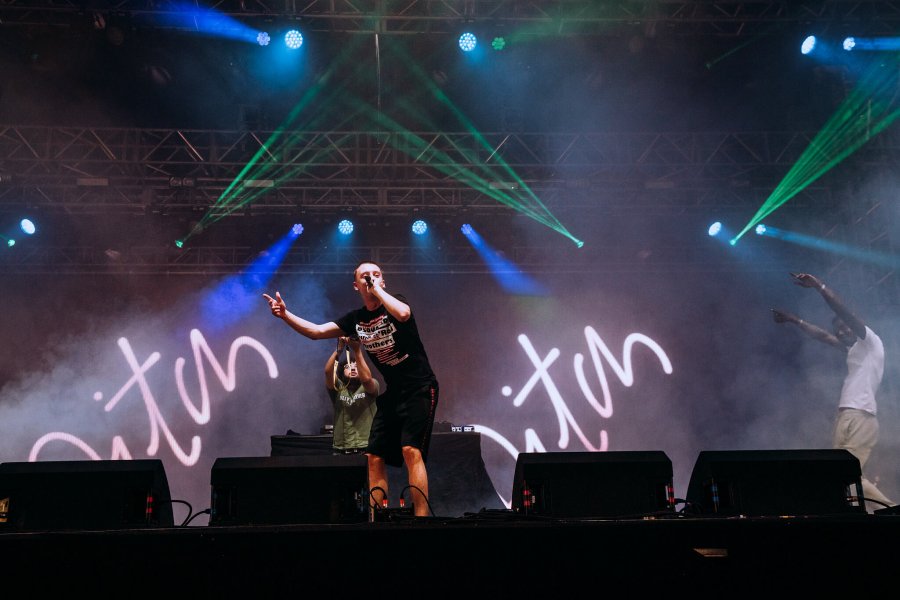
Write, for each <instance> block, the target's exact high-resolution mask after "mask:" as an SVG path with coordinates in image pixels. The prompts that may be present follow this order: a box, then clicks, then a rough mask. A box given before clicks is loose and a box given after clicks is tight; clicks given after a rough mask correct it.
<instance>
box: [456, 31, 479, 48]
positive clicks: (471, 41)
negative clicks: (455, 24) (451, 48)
mask: <svg viewBox="0 0 900 600" xmlns="http://www.w3.org/2000/svg"><path fill="white" fill-rule="evenodd" d="M477 45H478V38H476V37H475V34H474V33H471V32H468V31H467V32H465V33H463V34H462V35H461V36H459V47H460V49H461V50H462V51H463V52H471V51H472V50H474V49H475V46H477Z"/></svg>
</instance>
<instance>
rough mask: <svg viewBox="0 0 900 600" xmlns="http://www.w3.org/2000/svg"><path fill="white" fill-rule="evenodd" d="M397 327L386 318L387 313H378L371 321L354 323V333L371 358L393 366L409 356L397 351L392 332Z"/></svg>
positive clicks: (394, 331) (393, 332)
mask: <svg viewBox="0 0 900 600" xmlns="http://www.w3.org/2000/svg"><path fill="white" fill-rule="evenodd" d="M395 333H397V327H396V326H395V325H394V324H393V323H392V322H391V320H390V319H389V318H388V315H379V316H378V317H375V318H374V319H372V320H371V321H367V322H365V323H363V322H360V323H357V324H356V334H357V335H358V336H359V341H360V342H362V345H363V346H364V347H365V349H366V350H367V351H368V352H369V354H370V355H371V356H372V358H373V359H374V360H375V361H376V362H377V363H379V364H382V365H388V366H394V365H397V364H399V363H401V362H403V361H404V360H406V358H407V357H408V356H409V355H408V354H404V355H403V356H400V355H399V353H398V352H397V340H396V339H395V338H394V334H395Z"/></svg>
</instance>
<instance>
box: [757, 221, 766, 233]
mask: <svg viewBox="0 0 900 600" xmlns="http://www.w3.org/2000/svg"><path fill="white" fill-rule="evenodd" d="M765 232H766V226H765V225H764V224H762V223H760V224H759V225H757V226H756V235H762V234H764V233H765Z"/></svg>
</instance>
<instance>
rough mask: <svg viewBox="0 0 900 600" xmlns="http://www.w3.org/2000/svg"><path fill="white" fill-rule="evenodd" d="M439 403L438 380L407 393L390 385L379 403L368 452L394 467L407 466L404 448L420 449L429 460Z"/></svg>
mask: <svg viewBox="0 0 900 600" xmlns="http://www.w3.org/2000/svg"><path fill="white" fill-rule="evenodd" d="M437 403H438V384H437V381H432V382H430V383H427V384H425V385H422V386H420V387H417V388H409V389H405V390H404V389H401V388H392V387H391V386H388V389H387V391H386V392H385V393H383V394H381V395H380V396H378V399H377V400H376V401H375V406H376V407H377V410H376V411H375V418H374V419H373V420H372V429H371V431H370V432H369V446H368V448H367V451H368V452H369V453H370V454H374V455H376V456H380V457H381V458H383V459H384V462H386V463H387V464H389V465H391V466H394V467H400V466H402V465H403V450H402V449H403V447H404V446H412V447H413V448H418V449H419V451H421V452H422V458H423V460H427V458H428V446H429V445H430V444H431V430H432V428H433V427H434V413H435V410H436V409H437Z"/></svg>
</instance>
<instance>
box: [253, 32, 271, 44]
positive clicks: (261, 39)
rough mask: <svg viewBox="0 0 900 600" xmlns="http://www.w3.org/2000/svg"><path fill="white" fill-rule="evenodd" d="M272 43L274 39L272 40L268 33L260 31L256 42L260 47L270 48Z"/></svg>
mask: <svg viewBox="0 0 900 600" xmlns="http://www.w3.org/2000/svg"><path fill="white" fill-rule="evenodd" d="M271 41H272V38H270V37H269V34H268V33H266V32H265V31H260V32H259V33H258V34H256V42H257V43H258V44H259V45H260V46H268V45H269V42H271Z"/></svg>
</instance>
